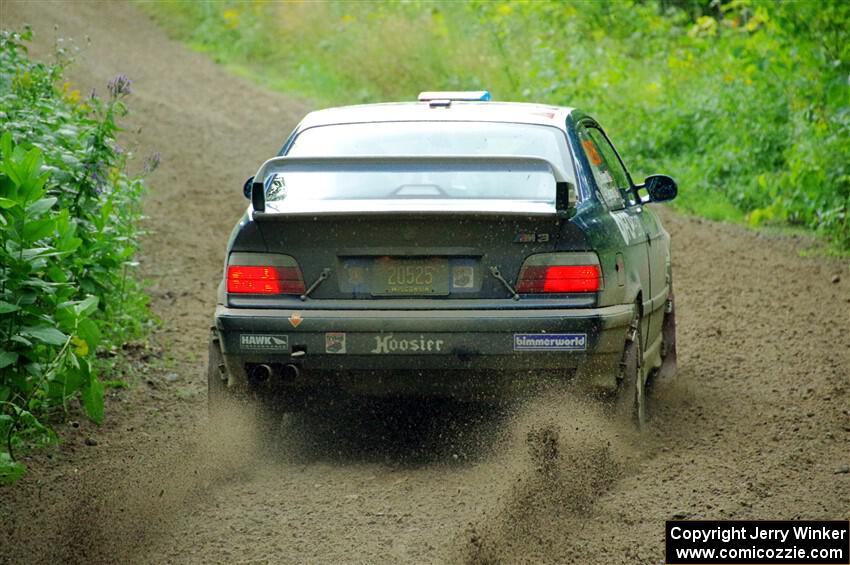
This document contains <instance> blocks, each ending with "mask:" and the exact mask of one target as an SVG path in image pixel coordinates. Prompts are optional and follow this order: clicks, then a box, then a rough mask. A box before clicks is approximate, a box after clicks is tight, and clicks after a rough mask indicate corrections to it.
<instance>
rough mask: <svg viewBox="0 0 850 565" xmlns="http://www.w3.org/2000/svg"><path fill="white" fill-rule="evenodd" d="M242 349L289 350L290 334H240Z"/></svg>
mask: <svg viewBox="0 0 850 565" xmlns="http://www.w3.org/2000/svg"><path fill="white" fill-rule="evenodd" d="M239 347H240V348H241V349H259V350H263V351H289V336H286V335H280V334H239Z"/></svg>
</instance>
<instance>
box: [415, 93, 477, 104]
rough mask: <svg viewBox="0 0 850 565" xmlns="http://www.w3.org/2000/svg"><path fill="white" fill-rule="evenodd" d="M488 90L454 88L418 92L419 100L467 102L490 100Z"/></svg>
mask: <svg viewBox="0 0 850 565" xmlns="http://www.w3.org/2000/svg"><path fill="white" fill-rule="evenodd" d="M490 99H491V97H490V91H489V90H466V91H464V90H455V91H446V92H420V93H419V101H420V102H431V101H433V100H463V101H469V102H473V101H474V102H487V101H488V100H490Z"/></svg>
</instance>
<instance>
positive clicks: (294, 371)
mask: <svg viewBox="0 0 850 565" xmlns="http://www.w3.org/2000/svg"><path fill="white" fill-rule="evenodd" d="M299 376H301V367H299V366H298V365H296V364H295V363H287V364H285V365H280V364H278V363H273V364H266V363H261V364H259V365H254V366H253V367H251V368H250V369H249V370H248V378H249V379H250V380H251V381H252V382H254V383H257V384H259V383H264V382H266V381H269V380H270V379H271V378H272V377H280V378H281V379H283V380H286V381H289V380H293V379H297V378H298V377H299Z"/></svg>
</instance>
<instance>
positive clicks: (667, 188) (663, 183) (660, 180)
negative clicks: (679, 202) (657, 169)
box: [638, 175, 679, 202]
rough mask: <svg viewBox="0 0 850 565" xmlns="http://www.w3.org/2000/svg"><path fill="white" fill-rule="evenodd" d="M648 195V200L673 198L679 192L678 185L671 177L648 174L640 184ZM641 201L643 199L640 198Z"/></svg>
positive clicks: (655, 200)
mask: <svg viewBox="0 0 850 565" xmlns="http://www.w3.org/2000/svg"><path fill="white" fill-rule="evenodd" d="M638 188H645V189H646V193H647V194H648V195H649V202H666V201H668V200H673V199H674V198H676V195H677V194H678V193H679V186H678V185H677V184H676V181H674V180H673V178H672V177H669V176H667V175H650V176H648V177H646V180H645V181H644V183H643V185H642V186H639V187H638ZM641 200H642V201H645V200H644V199H643V198H641Z"/></svg>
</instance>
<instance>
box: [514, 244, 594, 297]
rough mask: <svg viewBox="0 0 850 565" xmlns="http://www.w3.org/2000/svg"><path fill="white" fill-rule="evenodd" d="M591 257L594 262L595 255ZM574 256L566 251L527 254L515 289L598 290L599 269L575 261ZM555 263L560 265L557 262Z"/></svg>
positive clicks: (544, 291)
mask: <svg viewBox="0 0 850 565" xmlns="http://www.w3.org/2000/svg"><path fill="white" fill-rule="evenodd" d="M583 255H586V254H583ZM591 257H593V259H594V261H595V256H591ZM582 258H585V257H582ZM576 259H578V257H575V256H570V255H569V254H566V253H565V254H555V253H553V254H546V255H538V256H532V257H530V258H529V260H528V261H526V264H525V265H523V267H522V270H521V271H520V273H519V279H518V280H517V285H516V291H517V292H518V293H520V294H537V293H553V294H556V293H557V294H568V293H573V292H596V291H598V290H601V289H602V271H601V270H600V268H599V265H598V264H575V263H576V262H577V261H576ZM559 262H561V263H562V264H560V265H559V264H558V263H559ZM563 263H568V264H563ZM587 263H589V261H588V262H587Z"/></svg>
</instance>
